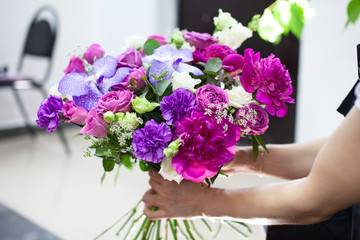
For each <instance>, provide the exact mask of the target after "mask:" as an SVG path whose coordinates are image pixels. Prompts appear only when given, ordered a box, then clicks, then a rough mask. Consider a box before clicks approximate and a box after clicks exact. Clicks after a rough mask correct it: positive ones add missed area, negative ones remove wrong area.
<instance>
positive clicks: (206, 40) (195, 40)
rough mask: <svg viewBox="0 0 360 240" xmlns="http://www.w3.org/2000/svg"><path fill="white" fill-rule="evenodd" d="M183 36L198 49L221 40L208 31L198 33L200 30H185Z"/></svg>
mask: <svg viewBox="0 0 360 240" xmlns="http://www.w3.org/2000/svg"><path fill="white" fill-rule="evenodd" d="M183 37H184V38H185V40H186V41H187V42H188V43H189V44H190V45H191V46H194V47H195V48H196V49H199V50H202V49H203V48H206V47H208V46H210V45H211V44H214V43H217V42H219V40H218V39H216V38H214V37H213V36H211V35H210V34H208V33H198V32H194V31H191V32H184V33H183Z"/></svg>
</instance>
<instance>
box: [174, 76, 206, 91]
mask: <svg viewBox="0 0 360 240" xmlns="http://www.w3.org/2000/svg"><path fill="white" fill-rule="evenodd" d="M200 82H201V80H200V79H194V78H192V77H191V76H190V74H188V73H186V72H174V73H173V81H172V86H173V91H174V90H175V89H178V88H185V89H188V90H190V91H191V92H193V93H195V91H196V90H195V85H196V84H199V83H200Z"/></svg>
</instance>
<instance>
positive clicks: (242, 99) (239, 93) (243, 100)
mask: <svg viewBox="0 0 360 240" xmlns="http://www.w3.org/2000/svg"><path fill="white" fill-rule="evenodd" d="M225 91H226V92H227V94H228V96H229V106H232V107H235V108H240V107H243V106H244V105H247V104H249V103H250V102H251V101H252V95H251V93H248V92H246V91H245V90H244V88H243V87H242V86H237V87H233V88H232V89H231V90H225Z"/></svg>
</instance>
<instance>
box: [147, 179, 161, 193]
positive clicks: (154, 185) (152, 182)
mask: <svg viewBox="0 0 360 240" xmlns="http://www.w3.org/2000/svg"><path fill="white" fill-rule="evenodd" d="M149 185H150V186H151V187H152V189H153V190H154V192H158V191H159V190H160V189H161V184H160V183H159V182H157V181H155V180H154V179H152V178H150V180H149Z"/></svg>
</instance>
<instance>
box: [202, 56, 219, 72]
mask: <svg viewBox="0 0 360 240" xmlns="http://www.w3.org/2000/svg"><path fill="white" fill-rule="evenodd" d="M221 66H222V61H221V59H220V58H211V59H210V60H209V61H207V62H206V64H205V70H204V73H206V74H208V75H216V74H217V72H218V71H220V69H221Z"/></svg>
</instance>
